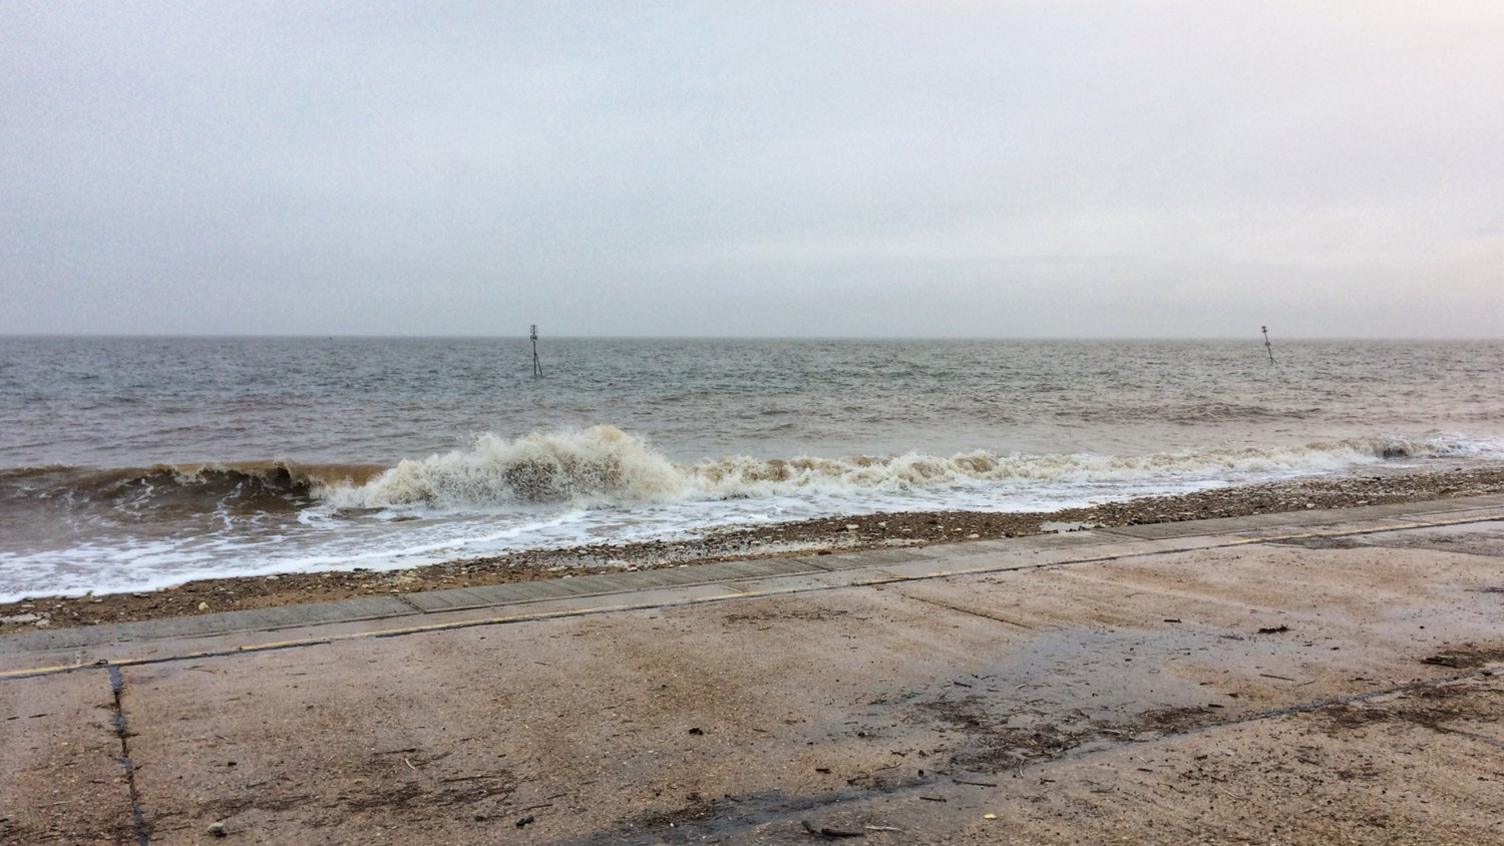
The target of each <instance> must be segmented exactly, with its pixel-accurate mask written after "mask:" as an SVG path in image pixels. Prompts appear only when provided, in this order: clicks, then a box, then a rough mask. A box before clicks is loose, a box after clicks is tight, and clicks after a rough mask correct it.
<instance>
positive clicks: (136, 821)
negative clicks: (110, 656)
mask: <svg viewBox="0 0 1504 846" xmlns="http://www.w3.org/2000/svg"><path fill="white" fill-rule="evenodd" d="M106 671H107V672H108V673H109V676H110V692H111V694H112V695H113V696H114V710H115V736H116V737H117V738H119V740H120V766H121V767H123V768H124V769H125V786H126V790H127V792H128V793H129V795H130V802H131V830H132V832H133V833H134V834H135V836H136V846H150V844H151V826H149V825H147V824H146V814H145V813H143V812H142V810H141V794H140V793H139V792H138V791H137V790H136V765H135V764H134V763H132V762H131V749H130V736H131V735H130V730H129V729H128V728H127V727H126V724H125V701H124V700H125V679H124V678H122V677H121V675H120V668H119V667H116V666H113V665H111V666H109V667H107V668H106Z"/></svg>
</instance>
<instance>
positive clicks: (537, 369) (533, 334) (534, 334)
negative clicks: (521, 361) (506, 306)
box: [528, 323, 543, 376]
mask: <svg viewBox="0 0 1504 846" xmlns="http://www.w3.org/2000/svg"><path fill="white" fill-rule="evenodd" d="M528 337H529V338H530V339H532V342H533V375H534V376H542V375H543V365H542V364H541V363H539V361H538V324H536V323H534V324H533V325H532V328H531V329H530V330H529V331H528Z"/></svg>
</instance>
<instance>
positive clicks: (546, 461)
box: [0, 426, 1504, 513]
mask: <svg viewBox="0 0 1504 846" xmlns="http://www.w3.org/2000/svg"><path fill="white" fill-rule="evenodd" d="M1447 456H1459V457H1460V456H1477V457H1501V456H1504V446H1501V445H1496V444H1492V443H1487V442H1478V441H1469V440H1465V439H1461V438H1448V437H1442V436H1436V437H1428V438H1369V439H1362V438H1352V439H1345V440H1334V441H1325V442H1318V443H1311V444H1306V445H1304V446H1298V447H1288V448H1263V447H1249V448H1244V449H1213V450H1200V451H1182V452H1165V453H1156V454H1150V455H1138V456H1110V455H1097V454H1090V453H1072V454H1045V455H1028V454H1017V453H1014V454H999V453H993V452H988V451H985V450H977V451H974V452H965V453H958V454H955V455H952V456H949V457H944V456H935V455H923V454H919V453H907V454H903V455H896V456H855V457H848V458H818V457H810V456H804V457H796V458H773V459H765V458H752V457H747V456H733V457H727V458H718V459H710V460H704V461H699V462H691V463H683V462H675V461H672V460H670V459H669V458H668V457H666V456H665V455H663V454H662V453H661V452H658V451H657V450H655V449H654V448H653V447H652V446H651V445H650V444H649V443H648V442H647V441H646V440H645V439H644V438H641V437H638V436H635V435H631V434H628V433H625V432H622V431H621V430H620V429H617V428H615V427H613V426H594V427H591V428H588V429H582V430H570V431H556V432H534V433H532V434H529V435H524V436H522V437H520V438H515V439H507V438H503V437H500V436H498V435H494V434H487V435H482V436H480V437H478V438H477V439H476V440H475V441H474V443H473V444H472V445H471V446H470V447H469V448H467V449H463V450H455V451H453V452H449V453H444V454H437V455H432V456H429V457H427V458H421V459H409V460H405V461H402V462H400V463H398V464H397V465H396V466H395V467H382V466H379V465H371V464H308V463H297V462H289V461H259V462H227V463H202V464H160V465H155V466H151V467H137V468H114V469H96V468H77V467H67V466H56V465H54V466H47V467H28V468H17V469H12V470H0V500H11V501H16V500H20V499H25V500H32V501H36V500H50V501H54V502H66V503H71V504H73V505H80V504H93V505H98V506H107V505H108V506H114V507H117V508H118V507H125V508H127V509H128V510H131V511H135V512H138V513H140V512H145V511H147V510H149V509H151V508H162V509H164V510H179V509H181V510H183V511H190V510H193V509H194V508H201V509H205V510H208V509H212V508H225V507H230V508H233V509H235V510H237V511H254V510H258V509H259V510H288V509H301V508H305V507H309V506H315V507H320V508H333V509H335V510H358V509H433V510H443V511H475V510H494V509H506V508H509V507H516V506H527V505H540V504H572V505H579V506H584V507H591V506H610V505H632V504H638V503H666V502H687V501H703V500H732V499H748V498H758V497H775V496H795V497H797V496H804V495H840V496H856V497H860V496H861V495H862V494H864V493H872V494H884V493H903V492H910V491H913V492H918V491H925V490H929V491H940V490H943V489H945V488H975V487H979V486H984V485H1007V484H1010V483H1017V484H1029V485H1034V486H1044V487H1049V486H1050V485H1052V484H1057V483H1058V484H1060V485H1073V484H1102V483H1107V484H1126V485H1129V486H1133V485H1136V484H1138V483H1143V484H1146V485H1153V484H1157V483H1174V482H1178V481H1185V480H1192V479H1205V480H1229V481H1231V480H1236V479H1248V478H1260V477H1273V476H1293V475H1301V474H1309V473H1321V472H1331V471H1335V470H1341V469H1344V468H1347V467H1351V466H1355V465H1361V464H1366V463H1372V462H1377V461H1383V460H1387V459H1404V458H1417V459H1420V458H1434V457H1447Z"/></svg>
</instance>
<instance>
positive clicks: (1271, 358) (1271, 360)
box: [534, 326, 1274, 364]
mask: <svg viewBox="0 0 1504 846" xmlns="http://www.w3.org/2000/svg"><path fill="white" fill-rule="evenodd" d="M1259 328H1260V329H1262V330H1264V349H1265V350H1266V351H1268V353H1269V363H1270V364H1273V363H1274V345H1273V344H1271V343H1269V327H1268V326H1260V327H1259ZM534 337H536V336H534ZM534 357H535V358H536V357H537V353H534Z"/></svg>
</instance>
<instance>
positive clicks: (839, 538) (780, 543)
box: [0, 467, 1504, 634]
mask: <svg viewBox="0 0 1504 846" xmlns="http://www.w3.org/2000/svg"><path fill="white" fill-rule="evenodd" d="M1494 493H1504V467H1481V468H1479V467H1474V468H1453V469H1409V468H1407V470H1405V471H1387V472H1379V473H1375V472H1374V471H1373V468H1364V469H1363V470H1360V471H1357V472H1355V473H1353V474H1349V475H1344V476H1338V477H1311V478H1305V479H1294V480H1286V481H1279V482H1267V483H1261V484H1255V485H1244V486H1237V487H1228V488H1219V489H1214V490H1209V491H1198V492H1195V493H1190V494H1177V495H1170V496H1153V497H1140V498H1135V499H1130V500H1125V501H1121V502H1111V503H1102V504H1098V505H1093V506H1087V507H1081V508H1068V509H1060V510H1056V511H1051V512H976V511H917V512H881V513H874V514H865V515H857V516H838V517H826V518H818V519H811V520H801V521H793V522H788V523H774V524H768V525H762V526H752V527H737V528H728V529H723V530H719V531H715V532H712V533H710V534H708V535H706V536H704V537H700V538H693V539H686V540H662V541H639V542H633V543H628V544H593V545H587V546H575V547H567V548H557V549H539V550H524V551H518V552H515V553H509V554H506V555H500V556H488V557H483V558H469V559H457V560H453V561H447V562H441V563H436V564H427V565H422V566H418V567H413V568H408V569H400V570H381V571H373V570H366V569H352V570H347V571H336V572H320V573H284V574H279V575H271V576H227V577H223V578H215V579H202V580H195V581H190V582H186V583H184V584H181V585H177V586H175V587H169V588H163V589H160V590H155V591H150V592H140V593H115V594H103V595H84V596H76V597H58V596H37V597H29V598H25V599H22V600H19V601H16V602H10V603H3V604H0V634H12V633H18V632H22V631H35V630H37V629H42V628H67V627H76V626H89V625H97V624H101V623H121V622H132V621H138V620H150V619H162V618H170V617H184V616H194V615H197V614H207V613H213V612H219V611H234V610H245V609H254V608H271V607H279V606H285V605H297V604H303V603H310V602H329V601H337V600H342V599H350V598H355V597H362V596H380V595H391V594H400V593H414V592H420V591H428V590H441V589H447V588H459V587H475V586H481V585H493V584H503V583H509V582H527V581H537V580H543V579H556V578H569V577H572V576H576V575H583V574H587V573H596V572H609V571H612V570H649V569H662V568H667V567H680V566H693V565H696V564H708V563H712V562H717V561H731V560H739V559H748V558H771V557H778V556H783V555H808V554H810V553H812V552H813V553H817V554H818V553H821V552H825V551H829V552H835V551H843V552H844V551H853V550H861V549H882V548H893V547H915V546H928V545H931V544H937V543H956V542H965V541H968V540H976V541H982V540H993V539H997V538H1005V537H1020V536H1025V535H1033V534H1039V533H1041V532H1046V531H1055V530H1059V529H1062V528H1064V529H1069V528H1071V527H1082V528H1084V527H1104V528H1112V527H1117V526H1129V525H1136V524H1141V523H1164V522H1178V521H1184V520H1199V519H1208V518H1216V517H1242V516H1250V515H1255V514H1268V513H1278V512H1289V511H1300V510H1303V509H1313V508H1340V507H1350V506H1361V505H1381V504H1389V503H1399V502H1417V501H1424V500H1435V499H1448V498H1452V497H1460V496H1476V495H1483V494H1494ZM1048 524H1065V525H1064V526H1052V525H1048Z"/></svg>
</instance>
